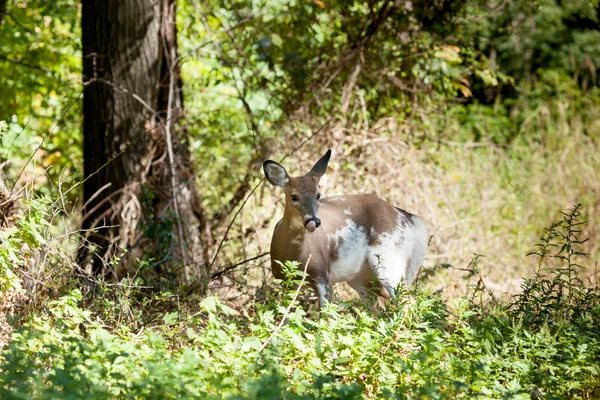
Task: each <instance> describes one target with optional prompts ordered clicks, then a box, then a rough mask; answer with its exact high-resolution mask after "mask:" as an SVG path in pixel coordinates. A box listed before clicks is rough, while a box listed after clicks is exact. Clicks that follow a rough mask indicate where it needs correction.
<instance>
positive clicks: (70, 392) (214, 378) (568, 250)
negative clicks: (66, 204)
mask: <svg viewBox="0 0 600 400" xmlns="http://www.w3.org/2000/svg"><path fill="white" fill-rule="evenodd" d="M578 210H579V207H578V206H576V207H574V208H573V209H571V210H570V211H568V212H566V213H565V214H564V219H563V221H561V222H559V223H556V224H553V225H552V226H551V227H550V228H548V229H547V230H545V235H544V237H543V239H542V242H541V243H540V245H539V246H538V249H539V252H538V253H536V254H538V255H540V257H542V259H545V258H546V257H552V258H553V259H555V260H560V261H561V262H564V263H565V264H566V269H562V268H554V269H552V270H550V271H548V276H546V277H543V276H541V275H538V276H536V278H534V279H533V280H528V281H525V282H524V287H523V289H524V291H523V294H522V295H520V296H518V297H517V298H516V300H515V303H514V304H513V305H512V306H503V305H498V304H485V303H483V304H481V305H480V303H478V302H474V301H472V299H470V298H461V299H457V300H456V301H455V302H454V303H453V304H452V307H451V308H448V305H447V304H446V303H444V302H443V301H442V300H441V298H440V297H439V296H438V295H434V294H431V293H429V292H427V291H423V290H417V291H413V292H405V291H402V292H400V297H399V301H398V303H397V304H388V307H387V309H386V310H383V311H380V312H379V314H373V313H372V312H370V311H367V309H366V307H365V306H363V305H359V304H355V303H347V304H344V305H342V306H340V305H336V304H329V305H328V306H327V308H326V310H325V311H324V315H323V316H322V317H321V318H319V317H317V316H314V317H312V318H311V317H308V316H307V315H306V312H305V311H304V310H303V309H301V308H300V309H296V310H295V311H292V312H290V313H289V314H287V313H286V309H287V305H288V302H289V301H291V300H292V298H291V296H285V295H280V294H277V295H276V297H274V299H272V301H271V302H270V303H267V304H266V305H262V304H259V303H256V304H254V306H253V307H252V309H250V310H246V311H244V313H243V314H240V313H239V312H238V311H236V310H234V309H232V308H230V307H228V306H226V305H224V304H222V303H221V302H220V301H219V300H218V299H217V298H215V297H208V298H206V299H204V300H203V301H202V302H201V303H200V304H199V311H198V312H195V313H194V314H192V315H190V314H188V313H186V312H185V310H183V309H181V308H179V309H172V310H171V311H168V312H164V314H163V317H162V320H161V321H160V322H159V323H157V324H155V325H154V326H153V327H150V326H146V329H142V330H140V331H139V332H137V333H135V331H132V330H131V329H129V328H127V326H125V325H122V323H121V324H118V325H117V326H111V324H112V323H111V322H109V321H107V320H106V319H103V318H102V315H103V314H102V313H92V312H90V311H89V310H87V309H86V308H84V307H83V306H82V304H83V303H82V302H83V301H84V300H85V299H84V298H83V297H82V294H81V292H80V291H79V290H74V291H72V292H71V293H69V294H68V295H66V296H64V297H62V298H60V299H59V300H57V301H54V302H52V303H51V304H50V306H49V309H48V311H47V312H43V313H41V314H39V315H36V316H34V317H33V318H32V319H31V320H30V321H29V322H28V323H27V324H25V325H24V326H23V327H22V328H21V329H19V330H18V331H17V332H15V333H13V335H12V338H11V342H10V344H9V345H8V347H7V348H6V349H5V351H4V352H3V353H2V356H1V357H2V361H1V364H0V371H1V372H0V383H2V384H1V385H0V396H1V397H2V398H15V397H35V398H54V397H56V396H61V397H62V398H81V397H82V396H93V397H94V398H114V397H120V398H178V397H186V398H215V399H216V398H231V399H243V398H290V399H308V398H327V399H336V398H339V399H341V398H364V397H366V398H379V397H382V396H385V397H388V398H424V397H426V398H439V399H442V398H456V397H473V396H484V397H491V398H515V399H516V398H573V397H584V398H589V397H593V396H595V395H597V394H598V392H597V388H598V385H599V384H600V364H599V362H598V360H600V335H599V332H600V325H599V321H600V318H599V316H600V308H599V307H598V304H599V303H598V301H599V300H600V293H599V292H598V290H597V288H596V290H591V289H589V288H586V287H584V286H582V285H581V281H580V280H579V278H578V276H579V275H578V270H577V269H576V257H578V256H582V255H583V254H582V252H581V251H580V250H579V249H578V248H579V246H580V244H581V242H582V241H581V240H579V239H578V236H577V233H578V230H579V226H580V224H581V222H582V221H581V220H580V216H579V211H578ZM286 268H288V269H289V270H290V271H296V270H297V268H298V266H297V265H288V266H286ZM294 275H295V274H294ZM566 276H568V277H569V279H566ZM557 282H559V284H560V286H561V287H562V288H563V294H565V295H561V296H556V290H554V289H553V290H539V288H540V287H546V286H547V285H548V284H555V283H557ZM566 293H569V295H566ZM581 296H584V297H585V299H586V302H585V307H584V309H582V308H581V307H582V303H580V302H578V301H576V300H574V299H577V298H581ZM276 299H280V300H279V304H278V301H277V300H276ZM476 303H477V304H476ZM578 310H579V311H578ZM107 311H108V310H107ZM541 311H543V312H541ZM112 312H113V313H115V314H116V315H118V314H119V311H118V310H113V311H112ZM575 316H576V318H575ZM282 318H286V319H287V323H286V324H284V325H283V326H282V328H281V330H279V331H277V330H275V327H276V326H277V325H278V323H279V321H280V320H281V319H282ZM265 346H266V347H265ZM263 348H264V350H263Z"/></svg>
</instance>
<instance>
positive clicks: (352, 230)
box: [327, 218, 369, 283]
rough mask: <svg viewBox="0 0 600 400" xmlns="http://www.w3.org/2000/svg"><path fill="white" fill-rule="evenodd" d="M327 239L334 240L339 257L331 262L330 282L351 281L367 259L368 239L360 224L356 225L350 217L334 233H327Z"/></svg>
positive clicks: (360, 270) (358, 273)
mask: <svg viewBox="0 0 600 400" xmlns="http://www.w3.org/2000/svg"><path fill="white" fill-rule="evenodd" d="M327 237H328V238H329V240H330V241H331V240H333V241H335V247H336V248H337V249H338V256H339V258H338V259H337V260H335V262H333V263H332V264H331V270H330V277H329V278H330V281H331V283H337V282H344V281H351V280H353V279H354V278H355V277H357V276H358V275H360V274H361V272H362V271H363V265H364V263H365V260H366V259H367V250H368V248H369V246H368V242H369V239H368V237H367V234H366V233H365V229H364V228H363V227H362V226H360V227H359V226H357V225H356V223H355V222H354V221H353V220H351V219H350V218H348V219H346V226H344V227H343V228H341V229H338V230H337V231H336V232H335V233H333V234H329V235H327Z"/></svg>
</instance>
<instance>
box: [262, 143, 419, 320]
mask: <svg viewBox="0 0 600 400" xmlns="http://www.w3.org/2000/svg"><path fill="white" fill-rule="evenodd" d="M330 157H331V150H328V151H327V152H326V153H325V155H324V156H323V157H321V159H319V161H317V162H316V164H315V165H314V166H313V167H312V169H311V170H310V172H308V173H307V174H306V175H303V176H298V177H290V176H289V175H288V173H287V171H286V169H285V168H284V167H283V166H282V165H281V164H279V163H277V162H275V161H272V160H266V161H265V162H264V163H263V170H264V173H265V177H266V179H267V181H268V182H269V183H270V184H271V185H273V186H275V187H278V188H281V189H283V192H284V194H285V209H284V212H283V218H281V220H280V221H279V222H278V223H277V224H276V226H275V229H274V231H273V236H272V239H271V246H270V255H271V270H272V273H273V276H274V277H275V278H277V279H281V280H283V279H286V274H285V273H284V268H283V264H284V263H285V262H286V261H296V262H298V263H299V266H300V267H302V266H304V270H305V273H306V278H307V279H306V281H307V282H308V284H309V285H310V286H311V287H312V288H313V290H314V291H315V293H316V294H317V296H318V301H319V309H320V310H323V307H325V304H326V303H327V302H329V301H331V298H332V285H333V284H335V283H339V282H347V283H348V285H350V287H351V288H353V289H354V290H355V291H356V292H357V293H358V295H359V296H360V298H361V299H362V300H363V301H364V302H365V303H367V304H369V305H370V307H372V306H373V303H372V296H370V294H371V293H372V292H371V289H375V294H376V295H377V296H381V297H383V298H392V299H394V298H395V290H396V289H397V287H398V286H399V285H400V284H402V283H404V284H405V285H407V286H410V285H411V284H412V283H413V281H414V279H415V277H416V275H417V273H418V271H419V268H420V267H421V264H422V262H423V260H424V258H425V253H426V250H427V246H428V242H429V235H428V231H427V227H426V225H425V223H424V222H423V220H422V219H421V218H419V217H417V216H416V215H413V214H410V213H408V212H406V211H404V210H402V209H400V208H397V207H394V206H392V205H390V204H389V203H387V202H386V201H384V200H382V199H381V198H379V197H377V196H376V195H375V194H354V195H342V196H332V197H323V196H322V194H321V190H320V186H319V184H320V181H321V178H323V176H324V175H325V173H326V172H327V168H328V165H329V159H330ZM306 263H308V264H306Z"/></svg>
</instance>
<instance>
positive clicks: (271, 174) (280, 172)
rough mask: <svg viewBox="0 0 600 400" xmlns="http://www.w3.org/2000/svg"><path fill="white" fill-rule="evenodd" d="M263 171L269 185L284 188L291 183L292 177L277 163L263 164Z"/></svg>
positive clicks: (267, 162)
mask: <svg viewBox="0 0 600 400" xmlns="http://www.w3.org/2000/svg"><path fill="white" fill-rule="evenodd" d="M263 170H264V171H265V176H266V177H267V180H268V181H269V183H270V184H271V185H273V186H279V187H284V186H286V185H287V184H288V182H289V181H290V176H289V175H288V173H287V171H286V170H285V168H283V166H282V165H281V164H279V163H276V162H275V161H271V160H267V161H265V162H264V163H263Z"/></svg>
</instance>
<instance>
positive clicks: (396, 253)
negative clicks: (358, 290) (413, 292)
mask: <svg viewBox="0 0 600 400" xmlns="http://www.w3.org/2000/svg"><path fill="white" fill-rule="evenodd" d="M367 259H368V261H369V264H370V265H371V267H372V268H373V271H374V273H375V275H376V276H377V278H378V280H379V282H380V285H381V289H382V292H383V295H384V296H385V297H388V298H391V299H395V298H396V288H397V287H398V285H399V284H400V283H402V282H405V281H406V273H407V269H408V267H409V260H410V256H409V255H408V254H405V252H404V251H402V250H401V249H398V248H393V247H391V246H389V247H388V248H385V247H383V246H382V247H380V248H377V249H375V250H374V251H372V252H371V253H370V254H369V256H368V258H367ZM405 283H406V282H405Z"/></svg>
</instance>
